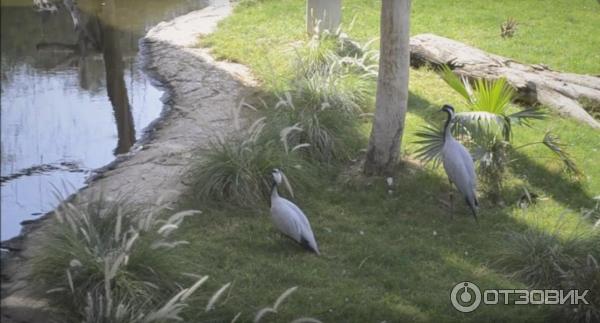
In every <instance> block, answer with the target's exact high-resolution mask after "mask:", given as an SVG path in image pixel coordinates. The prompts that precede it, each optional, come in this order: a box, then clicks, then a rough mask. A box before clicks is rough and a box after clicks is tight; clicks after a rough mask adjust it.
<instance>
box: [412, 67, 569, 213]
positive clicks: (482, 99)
mask: <svg viewBox="0 0 600 323" xmlns="http://www.w3.org/2000/svg"><path fill="white" fill-rule="evenodd" d="M440 75H441V77H442V79H443V80H444V81H445V82H446V83H447V84H448V85H449V86H450V87H451V88H452V89H453V90H455V91H456V92H457V93H458V94H460V95H461V96H462V97H463V98H464V99H465V103H466V107H467V109H468V111H464V112H458V113H456V118H455V122H454V123H453V124H452V128H451V130H452V132H453V133H454V134H455V136H457V137H459V138H462V139H464V140H465V141H468V144H469V145H470V146H471V148H472V151H473V152H474V153H473V155H474V156H473V157H474V159H475V160H476V161H477V162H478V163H479V170H478V171H479V174H480V176H481V179H482V182H483V183H484V184H485V186H486V188H487V193H488V194H489V195H490V197H491V199H492V200H493V201H494V202H500V200H501V199H500V192H501V190H502V179H503V177H504V175H505V173H506V169H507V166H508V164H509V163H510V162H511V159H510V158H509V154H510V152H511V151H514V150H518V149H521V148H525V147H528V146H532V145H536V144H542V145H544V146H545V147H547V148H548V149H550V151H551V152H552V153H553V154H554V156H555V157H557V158H558V159H560V160H561V161H562V162H563V164H564V165H565V169H566V170H567V171H568V172H570V173H572V174H575V175H579V174H580V171H579V170H578V168H577V166H576V164H575V162H574V161H573V159H572V158H571V156H570V155H569V153H568V152H567V151H566V149H565V148H566V147H565V145H564V144H562V143H561V142H560V139H559V138H558V136H556V135H554V134H552V133H551V132H546V133H545V135H544V137H543V139H542V140H540V141H538V142H532V143H528V144H526V145H522V146H519V147H513V146H512V139H513V128H514V126H515V125H523V126H531V121H532V120H540V119H544V118H545V117H546V114H545V113H544V112H543V111H541V110H540V109H538V108H534V107H529V108H525V109H523V110H520V111H517V112H512V113H511V112H510V109H509V108H510V106H511V103H512V101H513V99H514V96H515V90H514V89H513V88H512V87H511V86H510V85H509V84H508V82H507V81H506V79H504V78H500V79H496V80H482V79H477V80H474V81H473V84H471V83H470V82H469V80H468V79H467V78H465V77H461V78H459V77H458V76H457V75H456V74H454V72H452V70H451V69H450V68H449V67H448V66H445V65H444V66H442V68H441V73H440ZM416 136H417V137H418V138H419V139H418V140H417V141H416V143H417V144H419V145H420V147H419V148H418V149H417V151H416V153H417V156H418V157H419V158H420V159H423V160H425V161H426V162H429V161H433V162H434V165H437V163H438V162H439V160H440V157H441V155H440V154H441V149H442V145H443V138H444V136H443V129H441V128H438V127H433V126H426V127H424V128H422V129H420V130H418V131H417V132H416Z"/></svg>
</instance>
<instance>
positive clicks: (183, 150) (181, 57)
mask: <svg viewBox="0 0 600 323" xmlns="http://www.w3.org/2000/svg"><path fill="white" fill-rule="evenodd" d="M230 12H231V6H230V4H229V2H228V1H222V2H218V3H215V4H213V5H211V6H209V7H207V8H204V9H202V10H198V11H193V12H190V13H188V14H185V15H183V16H180V17H177V18H175V19H173V20H171V21H168V22H161V23H159V24H158V25H156V26H155V27H153V28H152V29H150V30H149V31H148V33H147V34H146V36H145V37H144V38H143V39H141V40H140V48H141V55H142V58H143V63H144V70H145V72H146V73H147V74H148V75H149V76H150V78H151V79H153V82H157V85H158V86H160V87H162V88H164V89H165V95H163V98H162V99H161V100H162V101H163V103H164V108H163V111H162V113H161V116H160V117H159V118H158V119H156V120H155V121H153V122H152V123H151V124H150V125H149V126H148V127H147V128H146V131H145V134H144V136H143V137H142V138H141V139H140V140H139V141H138V142H137V143H136V144H135V145H134V146H133V147H132V149H131V151H130V152H129V153H127V154H124V155H120V156H118V157H117V158H116V159H115V160H114V161H113V162H111V163H109V164H108V165H106V166H104V167H102V168H100V169H97V170H95V171H94V172H93V175H91V176H90V177H89V178H88V180H87V181H86V183H87V186H85V187H83V188H82V189H80V190H79V191H78V192H76V193H75V194H73V195H71V196H70V197H69V198H68V199H67V200H68V201H71V202H73V203H85V201H86V200H90V199H92V198H94V197H95V196H98V195H99V194H102V195H103V196H105V197H107V198H117V197H119V196H123V195H127V196H128V199H129V200H130V201H131V203H134V204H136V205H151V204H154V203H155V202H156V201H157V200H158V199H159V198H162V200H163V202H164V203H168V204H172V205H176V204H177V202H178V201H179V200H181V198H182V196H183V195H184V194H185V193H186V192H187V191H188V187H187V185H186V184H185V183H184V181H183V179H184V178H185V176H186V174H187V172H188V170H189V168H190V167H191V166H192V165H193V162H194V161H195V160H196V158H197V154H198V152H199V151H202V149H203V148H206V147H207V144H208V143H209V142H210V140H211V139H212V138H214V137H216V136H217V135H221V136H222V135H227V134H228V133H231V132H233V131H235V129H234V125H233V119H232V110H233V109H235V108H236V107H237V106H238V105H239V103H240V101H241V100H242V98H244V97H246V96H248V95H252V94H253V93H254V92H255V87H256V84H257V83H256V81H255V80H254V78H253V77H252V75H251V73H250V71H249V70H248V69H247V68H246V67H244V66H242V65H239V64H235V63H228V62H218V61H215V60H214V58H213V57H212V56H211V55H210V51H209V50H208V49H205V48H197V47H196V45H197V42H198V39H199V37H200V36H201V35H206V34H208V33H211V32H212V31H213V30H214V29H215V27H216V25H217V22H218V21H219V20H221V19H223V18H225V17H226V16H228V15H229V14H230ZM52 219H53V216H52V212H49V213H48V214H46V215H44V216H42V217H40V218H39V219H37V220H34V221H28V222H27V223H23V228H22V230H21V234H20V235H19V236H17V237H15V238H13V239H10V240H7V241H3V242H2V245H1V246H2V248H3V249H6V250H9V251H8V252H6V251H3V253H2V290H1V297H2V303H1V307H2V322H5V321H6V322H47V321H48V313H47V310H46V309H45V306H46V302H45V301H44V300H40V299H36V298H35V297H32V295H31V292H30V290H31V287H33V286H31V284H32V282H29V281H28V279H27V276H28V272H29V270H30V266H31V264H30V261H29V260H30V259H31V258H32V256H33V255H34V254H35V251H36V246H39V245H42V244H43V240H44V227H45V226H47V223H48V221H52Z"/></svg>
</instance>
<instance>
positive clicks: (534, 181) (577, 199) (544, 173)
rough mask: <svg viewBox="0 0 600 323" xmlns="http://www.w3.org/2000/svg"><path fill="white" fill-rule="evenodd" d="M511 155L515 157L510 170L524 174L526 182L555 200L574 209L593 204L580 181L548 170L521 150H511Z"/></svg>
mask: <svg viewBox="0 0 600 323" xmlns="http://www.w3.org/2000/svg"><path fill="white" fill-rule="evenodd" d="M548 154H550V153H548ZM511 155H512V157H514V158H515V159H516V160H515V162H513V163H511V164H510V168H511V170H512V171H513V172H514V173H516V174H523V175H525V176H526V181H527V183H528V184H530V185H531V186H532V187H533V188H536V189H539V190H543V191H544V192H546V193H548V194H549V195H550V197H551V198H552V199H554V200H555V201H557V202H559V203H561V204H562V205H564V206H565V207H568V208H571V209H573V210H576V211H578V210H579V209H580V208H581V207H592V206H593V200H592V196H591V195H589V194H588V193H587V192H586V191H585V189H584V188H583V186H582V184H581V182H579V181H576V180H571V179H569V178H567V177H566V175H565V174H562V173H561V172H559V171H551V170H549V169H548V168H546V167H544V166H543V165H540V164H538V163H536V162H535V160H534V159H531V158H530V157H528V156H527V155H525V154H524V153H522V152H519V151H513V152H511Z"/></svg>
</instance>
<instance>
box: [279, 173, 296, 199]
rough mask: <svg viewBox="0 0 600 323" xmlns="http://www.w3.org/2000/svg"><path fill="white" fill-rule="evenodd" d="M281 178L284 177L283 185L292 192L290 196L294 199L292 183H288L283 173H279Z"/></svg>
mask: <svg viewBox="0 0 600 323" xmlns="http://www.w3.org/2000/svg"><path fill="white" fill-rule="evenodd" d="M279 173H280V174H281V176H282V177H283V183H284V184H285V188H286V189H287V190H288V192H290V195H291V196H292V197H294V191H293V190H292V185H290V181H288V179H287V176H285V174H284V173H283V172H282V171H279Z"/></svg>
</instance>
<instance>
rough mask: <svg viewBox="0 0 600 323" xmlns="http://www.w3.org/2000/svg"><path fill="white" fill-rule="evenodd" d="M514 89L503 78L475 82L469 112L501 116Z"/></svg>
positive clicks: (512, 95)
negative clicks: (483, 112) (484, 112)
mask: <svg viewBox="0 0 600 323" xmlns="http://www.w3.org/2000/svg"><path fill="white" fill-rule="evenodd" d="M514 92H515V91H514V89H513V88H512V87H511V86H510V85H509V84H508V83H507V82H506V79H505V78H499V79H497V80H492V81H488V80H483V79H478V80H477V81H475V87H474V90H473V97H472V100H471V102H472V104H471V110H473V111H486V112H490V113H495V114H499V115H503V114H504V113H505V112H506V109H507V108H508V105H509V104H510V102H511V101H512V98H513V97H514Z"/></svg>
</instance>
